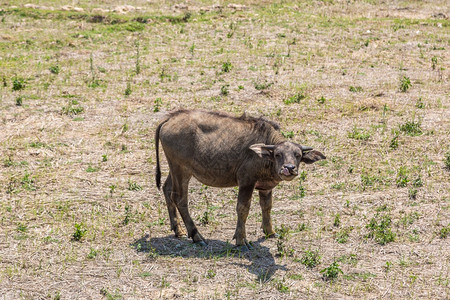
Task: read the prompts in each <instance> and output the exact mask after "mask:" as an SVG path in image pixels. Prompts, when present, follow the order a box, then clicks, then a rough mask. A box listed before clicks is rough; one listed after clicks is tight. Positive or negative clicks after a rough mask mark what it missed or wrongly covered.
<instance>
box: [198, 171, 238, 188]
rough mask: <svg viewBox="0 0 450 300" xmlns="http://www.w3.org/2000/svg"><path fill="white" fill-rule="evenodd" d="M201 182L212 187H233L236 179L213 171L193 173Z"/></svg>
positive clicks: (235, 184)
mask: <svg viewBox="0 0 450 300" xmlns="http://www.w3.org/2000/svg"><path fill="white" fill-rule="evenodd" d="M193 175H194V177H195V178H196V179H197V180H198V181H200V182H201V183H203V184H205V185H208V186H212V187H233V186H237V182H236V179H235V178H234V177H232V176H223V174H217V173H215V172H207V173H202V174H198V173H197V174H193Z"/></svg>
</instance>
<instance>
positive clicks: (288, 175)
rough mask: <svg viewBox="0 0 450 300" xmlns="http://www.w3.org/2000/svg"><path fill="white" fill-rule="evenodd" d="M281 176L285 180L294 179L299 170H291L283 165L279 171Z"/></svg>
mask: <svg viewBox="0 0 450 300" xmlns="http://www.w3.org/2000/svg"><path fill="white" fill-rule="evenodd" d="M279 175H280V177H281V178H282V179H283V180H292V179H294V177H295V176H297V175H298V172H297V170H290V169H288V168H286V167H282V168H281V169H280V172H279Z"/></svg>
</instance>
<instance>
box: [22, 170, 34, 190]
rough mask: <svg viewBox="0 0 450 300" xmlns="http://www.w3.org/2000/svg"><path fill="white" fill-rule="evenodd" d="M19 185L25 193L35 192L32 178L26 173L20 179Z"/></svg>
mask: <svg viewBox="0 0 450 300" xmlns="http://www.w3.org/2000/svg"><path fill="white" fill-rule="evenodd" d="M20 184H21V185H22V187H23V188H24V189H25V190H27V191H35V190H36V189H37V188H36V185H35V180H34V177H33V176H31V174H30V173H28V172H25V175H23V177H22V179H21V180H20Z"/></svg>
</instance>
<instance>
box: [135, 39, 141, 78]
mask: <svg viewBox="0 0 450 300" xmlns="http://www.w3.org/2000/svg"><path fill="white" fill-rule="evenodd" d="M134 45H135V46H136V63H135V72H136V74H137V75H139V73H141V63H140V56H141V55H140V49H139V48H140V42H139V40H136V41H135V43H134Z"/></svg>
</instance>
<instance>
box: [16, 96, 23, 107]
mask: <svg viewBox="0 0 450 300" xmlns="http://www.w3.org/2000/svg"><path fill="white" fill-rule="evenodd" d="M22 104H23V97H22V96H19V97H17V98H16V106H22Z"/></svg>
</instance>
